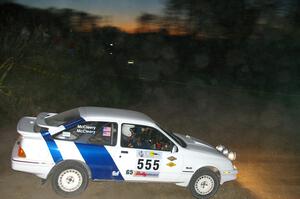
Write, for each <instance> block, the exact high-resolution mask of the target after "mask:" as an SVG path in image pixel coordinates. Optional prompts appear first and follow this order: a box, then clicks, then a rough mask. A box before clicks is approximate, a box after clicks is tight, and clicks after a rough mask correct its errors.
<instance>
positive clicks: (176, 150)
mask: <svg viewBox="0 0 300 199" xmlns="http://www.w3.org/2000/svg"><path fill="white" fill-rule="evenodd" d="M176 152H178V147H177V146H176V145H174V146H173V148H172V153H176Z"/></svg>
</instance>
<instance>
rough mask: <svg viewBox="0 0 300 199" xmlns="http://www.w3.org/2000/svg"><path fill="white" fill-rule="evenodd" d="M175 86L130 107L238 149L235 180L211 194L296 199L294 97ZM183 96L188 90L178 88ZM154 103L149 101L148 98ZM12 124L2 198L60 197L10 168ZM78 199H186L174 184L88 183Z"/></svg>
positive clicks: (2, 149) (0, 142) (2, 133)
mask: <svg viewBox="0 0 300 199" xmlns="http://www.w3.org/2000/svg"><path fill="white" fill-rule="evenodd" d="M178 92H179V91H178V90H174V93H172V91H171V90H169V91H168V92H165V91H164V90H163V89H158V90H154V91H153V93H152V94H151V96H152V98H151V99H144V100H143V101H142V102H141V104H139V105H137V106H134V107H130V108H131V109H135V110H140V111H143V112H145V113H147V114H148V115H150V116H151V117H152V118H154V119H155V120H156V121H159V122H160V123H161V124H163V125H164V126H166V127H167V128H169V129H171V130H174V131H175V130H176V131H177V132H182V133H188V134H190V135H193V136H195V137H198V138H202V139H203V140H206V141H208V142H210V143H211V144H213V145H217V144H219V143H222V144H225V145H226V146H230V147H231V148H232V149H233V150H235V151H237V153H238V159H237V161H235V164H236V166H237V167H238V169H239V175H238V179H237V181H234V182H228V183H225V184H224V185H223V186H221V188H220V189H219V191H218V193H217V195H216V196H215V197H214V198H216V199H217V198H222V199H235V198H237V199H240V198H243V199H247V198H249V199H252V198H262V199H268V198H270V199H285V198H286V199H298V198H299V196H300V171H299V169H300V153H299V152H300V150H299V148H300V147H299V145H300V144H299V143H300V141H299V134H300V132H299V129H300V123H299V121H300V120H299V118H300V109H299V107H300V106H299V105H297V104H298V101H299V99H297V98H299V97H298V96H295V97H286V96H285V97H282V96H263V97H261V96H259V97H258V96H256V97H254V96H253V95H249V94H246V93H241V92H240V91H226V92H225V91H223V90H222V91H220V90H214V91H211V90H210V91H203V90H199V92H197V93H193V95H192V97H191V96H187V97H184V98H182V99H181V98H180V97H179V98H176V100H174V96H173V95H175V93H178ZM181 93H182V95H185V94H186V95H188V92H186V93H185V91H184V92H181ZM154 101H155V103H154ZM15 125H16V124H11V125H9V126H7V127H2V128H1V129H0V161H1V162H0V193H1V198H11V199H13V198H24V199H27V198H28V199H29V198H30V199H35V198H37V199H38V198H44V199H47V198H49V199H50V198H51V199H52V198H60V197H59V196H57V195H56V194H55V193H54V192H53V191H52V189H51V186H50V184H49V183H46V184H45V185H42V184H41V181H40V179H39V178H37V177H35V176H33V175H30V174H26V173H21V172H15V171H12V170H11V169H10V152H11V149H12V146H13V143H14V140H15V139H16V137H17V133H16V131H15ZM76 198H89V199H93V198H97V199H98V198H124V199H126V198H151V199H154V198H172V199H173V198H192V197H191V195H190V192H189V190H188V189H185V188H182V187H177V186H176V185H172V184H153V183H145V184H138V183H115V182H90V184H89V187H88V188H87V190H86V191H85V192H84V193H83V194H82V195H80V196H78V197H76Z"/></svg>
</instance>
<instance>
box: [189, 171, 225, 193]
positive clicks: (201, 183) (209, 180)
mask: <svg viewBox="0 0 300 199" xmlns="http://www.w3.org/2000/svg"><path fill="white" fill-rule="evenodd" d="M219 186H220V180H219V177H218V176H217V174H216V173H215V172H213V171H211V170H208V169H203V170H199V171H197V172H196V173H195V174H194V175H193V177H192V179H191V181H190V185H189V187H190V190H191V192H192V194H193V196H194V197H195V198H198V199H208V198H210V197H212V196H213V195H215V193H216V192H217V191H218V188H219Z"/></svg>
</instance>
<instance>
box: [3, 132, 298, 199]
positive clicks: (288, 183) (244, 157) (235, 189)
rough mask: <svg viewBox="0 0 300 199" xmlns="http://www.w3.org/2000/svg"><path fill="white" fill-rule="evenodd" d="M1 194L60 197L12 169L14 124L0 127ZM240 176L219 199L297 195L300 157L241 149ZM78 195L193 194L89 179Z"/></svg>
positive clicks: (150, 185)
mask: <svg viewBox="0 0 300 199" xmlns="http://www.w3.org/2000/svg"><path fill="white" fill-rule="evenodd" d="M0 132H1V134H0V160H1V164H0V192H1V198H11V199H13V198H22V199H27V198H28V199H29V198H30V199H35V198H36V199H38V198H43V199H48V198H49V199H50V198H51V199H52V198H60V197H59V196H57V195H56V194H55V193H54V192H53V191H52V189H51V186H50V183H46V184H45V185H42V184H41V181H40V179H39V178H37V177H35V176H33V175H30V174H26V173H21V172H15V171H12V170H11V169H10V151H11V148H12V145H13V143H14V140H15V138H16V137H17V133H16V132H15V130H14V129H13V128H3V129H0ZM238 153H239V157H240V158H239V160H238V161H237V162H236V165H237V167H238V168H239V172H240V173H239V176H238V180H237V181H236V182H229V183H226V184H224V185H223V186H222V187H221V188H220V190H219V191H218V193H217V195H216V196H215V197H214V198H216V199H218V198H222V199H233V198H248V199H252V198H263V199H267V198H270V199H271V198H272V199H277V198H278V199H282V198H287V199H298V198H299V196H300V172H299V170H298V169H299V168H300V157H299V156H298V157H297V156H296V155H290V154H286V155H285V154H276V153H274V154H266V153H259V152H258V151H254V150H253V151H251V150H243V149H241V150H238ZM76 198H89V199H93V198H97V199H99V198H124V199H126V198H151V199H153V198H172V199H174V198H192V197H191V195H190V192H189V190H187V189H185V188H181V187H177V186H176V185H172V184H160V183H159V184H158V183H145V184H138V183H116V182H90V184H89V187H88V188H87V190H86V191H85V192H84V193H83V194H82V195H80V196H79V197H76Z"/></svg>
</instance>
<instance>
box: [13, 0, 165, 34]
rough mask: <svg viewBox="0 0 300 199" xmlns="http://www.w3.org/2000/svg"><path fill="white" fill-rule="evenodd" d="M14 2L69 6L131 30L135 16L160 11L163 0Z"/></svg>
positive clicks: (134, 23) (43, 5) (20, 0)
mask: <svg viewBox="0 0 300 199" xmlns="http://www.w3.org/2000/svg"><path fill="white" fill-rule="evenodd" d="M16 2H17V3H20V4H23V5H27V6H32V7H38V8H49V7H55V8H71V9H75V10H80V11H85V12H88V13H92V14H96V15H101V16H106V17H108V19H109V21H110V22H111V24H112V25H115V26H119V27H121V28H122V29H125V30H132V29H134V28H135V27H136V18H137V17H138V16H139V15H141V14H142V13H145V12H147V13H153V14H158V13H160V12H161V11H162V9H163V2H164V0H51V1H49V0H16Z"/></svg>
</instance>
